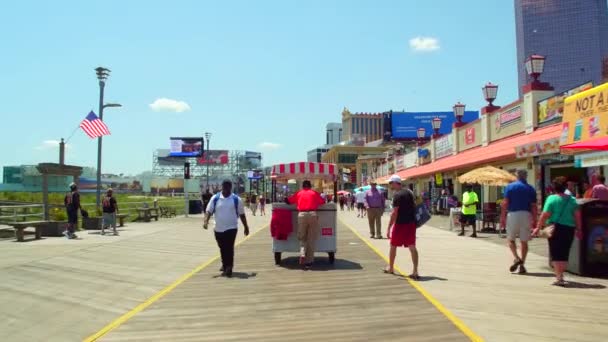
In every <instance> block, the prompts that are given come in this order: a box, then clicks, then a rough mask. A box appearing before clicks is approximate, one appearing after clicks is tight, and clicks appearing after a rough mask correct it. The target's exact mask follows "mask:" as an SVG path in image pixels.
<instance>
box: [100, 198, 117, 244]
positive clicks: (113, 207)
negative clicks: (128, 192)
mask: <svg viewBox="0 0 608 342" xmlns="http://www.w3.org/2000/svg"><path fill="white" fill-rule="evenodd" d="M112 195H113V191H112V189H108V190H107V191H106V195H105V196H104V198H103V200H102V201H101V206H102V211H103V215H102V222H101V235H105V234H106V228H108V227H112V232H113V233H114V235H116V236H118V231H117V230H116V215H117V214H118V203H117V202H116V198H114V196H112Z"/></svg>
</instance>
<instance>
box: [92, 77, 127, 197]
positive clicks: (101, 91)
mask: <svg viewBox="0 0 608 342" xmlns="http://www.w3.org/2000/svg"><path fill="white" fill-rule="evenodd" d="M95 73H96V74H97V79H98V80H99V120H101V121H103V110H104V108H108V107H121V105H120V104H118V103H106V104H104V103H103V94H104V88H105V86H106V80H107V79H108V77H109V76H110V69H106V68H103V67H98V68H96V69H95ZM101 148H102V137H99V138H97V191H96V193H95V203H96V204H97V207H98V208H99V206H100V204H101Z"/></svg>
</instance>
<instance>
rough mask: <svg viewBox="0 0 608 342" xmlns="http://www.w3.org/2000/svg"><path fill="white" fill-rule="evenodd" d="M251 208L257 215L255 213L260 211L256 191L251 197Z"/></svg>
mask: <svg viewBox="0 0 608 342" xmlns="http://www.w3.org/2000/svg"><path fill="white" fill-rule="evenodd" d="M249 209H251V213H252V214H253V216H255V213H256V212H257V211H258V196H257V194H256V193H255V192H254V193H253V194H251V196H250V197H249Z"/></svg>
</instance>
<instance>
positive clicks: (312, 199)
mask: <svg viewBox="0 0 608 342" xmlns="http://www.w3.org/2000/svg"><path fill="white" fill-rule="evenodd" d="M288 202H289V204H295V205H296V208H297V210H298V240H300V264H303V265H304V269H310V268H311V267H312V264H313V262H314V259H315V247H316V242H317V239H318V238H319V230H320V227H319V216H318V215H317V209H318V208H319V207H320V206H322V205H323V204H325V200H323V198H322V197H321V195H320V194H319V193H318V192H316V191H314V190H312V184H311V183H310V181H308V180H305V181H304V182H302V190H300V191H298V192H296V193H295V194H294V195H292V196H291V197H289V198H288Z"/></svg>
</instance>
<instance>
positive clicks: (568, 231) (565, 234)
mask: <svg viewBox="0 0 608 342" xmlns="http://www.w3.org/2000/svg"><path fill="white" fill-rule="evenodd" d="M574 230H575V227H570V226H564V225H563V224H559V223H556V224H555V232H554V233H553V236H552V237H551V238H550V239H549V254H550V255H551V260H552V261H568V257H569V256H570V247H572V241H574Z"/></svg>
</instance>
